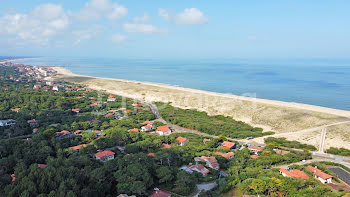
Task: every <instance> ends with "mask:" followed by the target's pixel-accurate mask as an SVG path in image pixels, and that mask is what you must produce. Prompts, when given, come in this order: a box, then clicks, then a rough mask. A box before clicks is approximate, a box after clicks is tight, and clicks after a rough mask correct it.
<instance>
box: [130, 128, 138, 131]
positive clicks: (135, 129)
mask: <svg viewBox="0 0 350 197" xmlns="http://www.w3.org/2000/svg"><path fill="white" fill-rule="evenodd" d="M129 131H133V132H139V129H138V128H133V129H129Z"/></svg>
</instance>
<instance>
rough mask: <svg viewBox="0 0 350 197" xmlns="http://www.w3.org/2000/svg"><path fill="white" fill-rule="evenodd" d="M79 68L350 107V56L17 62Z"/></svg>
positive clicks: (98, 73)
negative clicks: (341, 57)
mask: <svg viewBox="0 0 350 197" xmlns="http://www.w3.org/2000/svg"><path fill="white" fill-rule="evenodd" d="M16 62H19V63H25V64H30V65H36V66H62V67H65V68H67V69H69V70H70V71H72V72H73V73H76V74H82V75H89V76H97V77H108V78H116V79H127V80H137V81H147V82H156V83H163V84H169V85H176V86H181V87H186V88H194V89H200V90H206V91H212V92H220V93H227V94H234V95H243V96H256V97H257V98H264V99H271V100H280V101H286V102H296V103H304V104H311V105H318V106H323V107H330V108H336V109H343V110H350V59H224V60H223V59H210V60H193V59H191V60H189V59H186V60H171V59H164V60H163V59H162V60H154V59H117V58H52V57H45V58H39V59H27V60H22V61H16Z"/></svg>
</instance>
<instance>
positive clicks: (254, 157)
mask: <svg viewBox="0 0 350 197" xmlns="http://www.w3.org/2000/svg"><path fill="white" fill-rule="evenodd" d="M250 157H251V158H252V159H256V158H258V157H259V155H250Z"/></svg>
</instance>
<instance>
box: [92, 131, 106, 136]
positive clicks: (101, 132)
mask: <svg viewBox="0 0 350 197" xmlns="http://www.w3.org/2000/svg"><path fill="white" fill-rule="evenodd" d="M92 132H93V133H96V136H101V135H103V134H104V133H103V131H99V130H93V131H92Z"/></svg>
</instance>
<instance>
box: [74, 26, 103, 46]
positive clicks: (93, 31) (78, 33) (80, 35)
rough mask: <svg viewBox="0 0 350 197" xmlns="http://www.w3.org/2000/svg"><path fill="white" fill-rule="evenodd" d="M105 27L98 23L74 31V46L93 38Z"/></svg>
mask: <svg viewBox="0 0 350 197" xmlns="http://www.w3.org/2000/svg"><path fill="white" fill-rule="evenodd" d="M104 30H105V29H104V28H103V27H101V26H98V25H93V26H89V27H88V28H82V29H79V30H74V31H72V34H73V35H74V36H75V37H76V38H75V42H74V43H73V46H76V45H79V44H80V43H81V42H82V41H84V40H91V39H92V38H94V37H95V36H97V35H98V34H99V33H101V32H103V31H104Z"/></svg>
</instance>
